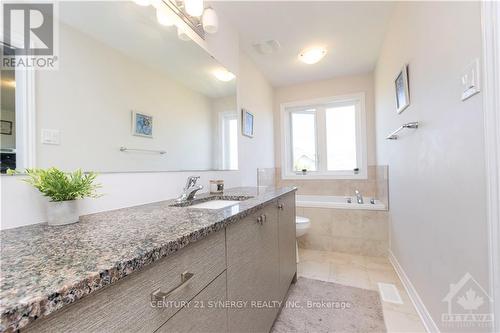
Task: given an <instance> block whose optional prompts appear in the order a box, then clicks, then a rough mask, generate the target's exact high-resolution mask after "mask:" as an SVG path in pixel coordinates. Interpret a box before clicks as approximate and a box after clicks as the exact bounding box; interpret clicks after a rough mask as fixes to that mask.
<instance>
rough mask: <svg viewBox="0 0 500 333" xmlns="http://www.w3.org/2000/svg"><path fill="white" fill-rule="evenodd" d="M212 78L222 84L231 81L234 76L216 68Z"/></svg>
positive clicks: (223, 69) (225, 70)
mask: <svg viewBox="0 0 500 333" xmlns="http://www.w3.org/2000/svg"><path fill="white" fill-rule="evenodd" d="M213 74H214V76H215V77H216V78H217V80H219V81H222V82H229V81H231V80H233V79H234V78H235V77H236V76H235V75H234V74H233V73H231V72H230V71H228V70H227V69H225V68H218V69H216V70H214V71H213Z"/></svg>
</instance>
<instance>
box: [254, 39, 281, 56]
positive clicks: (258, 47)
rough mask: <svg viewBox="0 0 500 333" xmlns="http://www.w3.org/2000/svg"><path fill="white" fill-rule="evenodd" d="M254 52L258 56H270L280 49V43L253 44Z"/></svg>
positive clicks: (269, 41) (274, 41) (268, 41)
mask: <svg viewBox="0 0 500 333" xmlns="http://www.w3.org/2000/svg"><path fill="white" fill-rule="evenodd" d="M252 46H253V48H254V50H255V51H257V53H259V54H263V55H266V54H272V53H275V52H276V51H278V50H279V49H280V47H281V45H280V43H279V42H278V41H277V40H274V39H273V40H267V41H264V42H260V43H255V44H253V45H252Z"/></svg>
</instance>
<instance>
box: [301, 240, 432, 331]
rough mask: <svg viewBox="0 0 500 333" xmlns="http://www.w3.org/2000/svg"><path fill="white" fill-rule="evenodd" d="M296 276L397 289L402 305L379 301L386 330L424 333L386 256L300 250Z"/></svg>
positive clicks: (360, 286)
mask: <svg viewBox="0 0 500 333" xmlns="http://www.w3.org/2000/svg"><path fill="white" fill-rule="evenodd" d="M299 256H300V259H301V262H300V263H299V265H298V275H299V276H303V277H307V278H311V279H317V280H323V281H330V282H335V283H340V284H343V285H347V286H351V287H357V288H363V289H370V290H376V291H378V282H384V283H392V284H395V285H396V287H397V288H398V291H399V293H400V295H401V298H402V300H403V304H394V303H389V302H382V307H383V311H384V319H385V323H386V327H387V330H388V332H425V329H424V326H423V325H422V322H421V321H420V318H419V316H418V315H417V313H416V311H415V308H414V307H413V304H412V303H411V300H410V298H409V297H408V294H407V293H406V290H405V289H404V287H403V285H402V283H401V281H400V280H399V277H398V276H397V274H396V272H395V271H394V268H393V267H392V265H391V264H390V262H389V260H388V259H387V258H383V257H366V256H358V255H351V254H346V253H339V252H327V251H315V250H305V249H300V250H299Z"/></svg>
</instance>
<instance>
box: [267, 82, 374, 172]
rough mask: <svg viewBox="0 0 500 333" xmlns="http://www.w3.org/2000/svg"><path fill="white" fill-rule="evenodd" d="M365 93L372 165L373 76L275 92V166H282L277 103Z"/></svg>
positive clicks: (305, 84)
mask: <svg viewBox="0 0 500 333" xmlns="http://www.w3.org/2000/svg"><path fill="white" fill-rule="evenodd" d="M360 92H364V93H365V110H366V132H367V133H366V134H367V135H366V138H367V157H368V165H374V164H375V109H374V103H375V102H374V96H373V94H374V92H373V74H372V73H367V74H362V75H353V76H341V77H336V78H333V79H329V80H321V81H313V82H307V83H302V84H297V85H292V86H285V87H279V88H276V89H275V90H274V94H275V95H274V119H275V126H274V132H275V154H276V165H278V166H280V165H281V148H280V145H281V123H280V104H283V103H288V102H296V101H303V100H309V99H316V98H324V97H332V96H340V95H348V94H355V93H360Z"/></svg>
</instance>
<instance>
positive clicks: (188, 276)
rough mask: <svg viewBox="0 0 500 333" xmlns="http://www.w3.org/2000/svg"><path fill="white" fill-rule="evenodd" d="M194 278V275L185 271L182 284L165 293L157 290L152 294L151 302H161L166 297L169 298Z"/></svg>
mask: <svg viewBox="0 0 500 333" xmlns="http://www.w3.org/2000/svg"><path fill="white" fill-rule="evenodd" d="M193 276H194V273H191V272H188V271H185V272H184V273H182V274H181V282H180V283H179V284H178V285H177V286H175V287H173V288H172V289H170V290H169V291H167V292H163V291H161V289H158V290H156V291H155V292H153V293H152V294H151V300H152V301H161V300H163V299H165V297H167V296H169V295H170V294H172V293H173V292H174V291H176V290H178V289H180V288H182V287H183V286H185V285H186V284H187V282H188V281H189V280H191V278H192V277H193Z"/></svg>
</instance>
